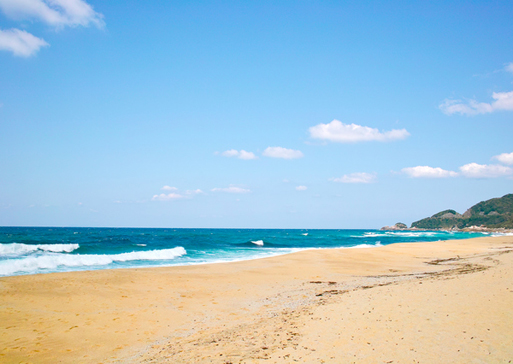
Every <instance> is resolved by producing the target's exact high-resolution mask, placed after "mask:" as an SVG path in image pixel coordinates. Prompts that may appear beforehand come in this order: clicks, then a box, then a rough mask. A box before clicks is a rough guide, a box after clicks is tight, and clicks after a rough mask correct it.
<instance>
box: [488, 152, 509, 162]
mask: <svg viewBox="0 0 513 364" xmlns="http://www.w3.org/2000/svg"><path fill="white" fill-rule="evenodd" d="M492 159H497V160H498V161H499V162H501V163H504V164H513V153H502V154H499V155H496V156H494V157H492Z"/></svg>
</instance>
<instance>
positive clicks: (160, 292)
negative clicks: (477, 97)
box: [0, 236, 513, 363]
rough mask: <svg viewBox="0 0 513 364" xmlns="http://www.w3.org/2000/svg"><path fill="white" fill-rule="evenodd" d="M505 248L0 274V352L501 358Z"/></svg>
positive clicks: (441, 245) (28, 356) (316, 253)
mask: <svg viewBox="0 0 513 364" xmlns="http://www.w3.org/2000/svg"><path fill="white" fill-rule="evenodd" d="M512 251H513V237H512V236H499V237H484V238H475V239H468V240H450V241H436V242H428V243H397V244H391V245H387V246H381V247H375V248H371V249H351V248H344V249H319V250H307V251H301V252H297V253H292V254H288V255H281V256H276V257H270V258H262V259H256V260H249V261H240V262H232V263H222V264H207V265H195V266H178V267H157V268H132V269H116V270H96V271H81V272H69V273H49V274H39V275H28V276H13V277H2V278H0V292H1V294H0V308H1V310H0V322H2V334H1V335H0V361H2V362H6V363H18V362H21V361H23V362H35V363H54V362H61V363H77V362H85V363H89V362H90V363H99V362H103V363H109V362H110V363H114V362H117V363H139V362H145V363H161V362H170V361H171V362H175V363H191V362H198V363H201V362H215V363H217V362H218V363H229V362H230V363H239V362H248V363H250V362H260V361H265V362H292V361H294V360H296V361H299V362H305V363H306V362H334V363H335V362H351V361H355V362H369V363H370V362H391V360H392V361H393V362H394V363H401V362H412V360H417V361H421V362H422V361H428V362H433V361H432V359H433V358H439V355H440V353H441V352H442V353H444V355H445V356H446V358H447V360H443V361H444V362H452V363H459V362H461V363H464V362H471V361H469V359H471V360H474V359H476V358H477V359H476V360H481V361H483V362H503V361H504V362H507V361H508V360H511V359H513V349H512V348H513V334H511V333H510V331H511V330H510V329H509V328H510V327H511V326H512V325H513V316H512V315H511V314H510V312H511V311H512V310H511V309H512V308H513V269H512V268H513V254H508V253H509V252H512ZM475 292H479V294H475ZM492 300H493V302H492ZM487 307H489V308H492V307H493V309H489V310H486V308H487ZM467 334H468V335H467ZM467 336H468V338H467ZM430 359H431V360H430Z"/></svg>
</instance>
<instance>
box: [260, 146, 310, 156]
mask: <svg viewBox="0 0 513 364" xmlns="http://www.w3.org/2000/svg"><path fill="white" fill-rule="evenodd" d="M262 155H263V156H266V157H271V158H283V159H297V158H302V157H303V153H301V151H299V150H294V149H287V148H282V147H267V148H266V149H265V150H264V152H263V153H262Z"/></svg>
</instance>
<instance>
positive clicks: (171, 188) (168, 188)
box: [161, 186, 178, 191]
mask: <svg viewBox="0 0 513 364" xmlns="http://www.w3.org/2000/svg"><path fill="white" fill-rule="evenodd" d="M161 190H164V191H176V190H178V188H176V187H171V186H164V187H162V188H161Z"/></svg>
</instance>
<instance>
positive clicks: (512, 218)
mask: <svg viewBox="0 0 513 364" xmlns="http://www.w3.org/2000/svg"><path fill="white" fill-rule="evenodd" d="M471 226H483V227H486V228H492V229H496V228H507V229H513V194H508V195H505V196H502V197H500V198H492V199H490V200H487V201H481V202H479V203H478V204H476V205H474V206H472V207H471V208H469V209H468V210H467V211H466V212H465V213H464V214H463V215H460V214H459V213H457V212H456V211H454V210H444V211H441V212H439V213H437V214H435V215H433V216H431V217H427V218H425V219H422V220H419V221H415V222H414V223H412V224H411V227H412V228H417V229H429V230H431V229H453V228H458V229H463V228H468V227H471Z"/></svg>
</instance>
